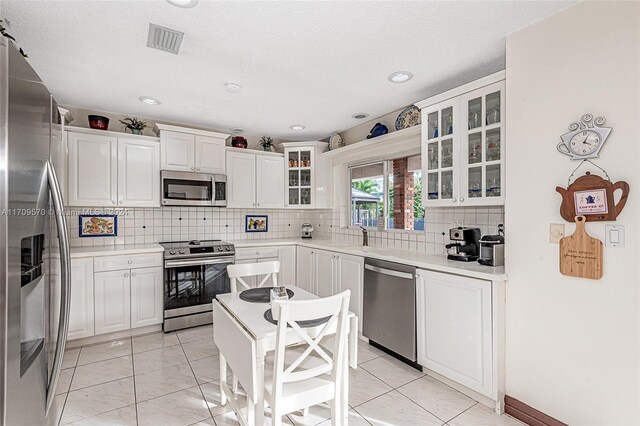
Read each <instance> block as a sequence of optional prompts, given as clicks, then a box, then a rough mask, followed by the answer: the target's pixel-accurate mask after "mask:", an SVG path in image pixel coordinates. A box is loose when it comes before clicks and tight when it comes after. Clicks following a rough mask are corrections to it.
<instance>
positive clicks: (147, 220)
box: [67, 207, 508, 254]
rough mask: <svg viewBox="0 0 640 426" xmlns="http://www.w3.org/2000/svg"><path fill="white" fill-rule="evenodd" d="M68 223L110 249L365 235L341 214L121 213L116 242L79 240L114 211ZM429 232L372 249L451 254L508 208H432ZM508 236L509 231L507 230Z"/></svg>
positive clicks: (71, 212)
mask: <svg viewBox="0 0 640 426" xmlns="http://www.w3.org/2000/svg"><path fill="white" fill-rule="evenodd" d="M67 210H68V216H67V223H68V225H69V229H70V241H71V246H73V247H79V246H106V245H116V244H144V243H157V242H160V241H183V240H193V239H202V240H204V239H221V240H262V239H269V238H270V239H274V238H296V237H299V236H300V226H301V225H302V224H303V223H306V222H309V223H311V224H313V226H314V227H315V232H314V236H315V237H316V238H334V239H339V240H344V241H350V242H354V243H359V242H360V241H361V238H362V233H361V231H360V230H359V229H355V228H340V225H339V224H340V215H339V212H338V211H337V210H288V209H277V210H265V211H257V210H243V209H231V208H226V209H225V208H222V209H221V208H204V207H162V208H128V209H122V210H121V211H119V212H118V235H117V236H116V237H88V238H80V237H79V236H78V226H79V225H78V215H79V214H111V213H112V211H111V209H109V208H104V209H101V208H90V207H84V208H83V207H67ZM262 214H266V215H268V216H269V231H268V232H256V233H247V232H245V227H244V221H245V215H262ZM425 217H426V220H425V230H424V232H402V231H375V230H372V231H369V244H370V245H372V246H383V247H393V248H400V249H405V250H415V251H419V252H422V253H428V254H444V253H446V251H445V249H444V245H445V244H447V243H448V242H449V234H448V232H449V228H453V227H455V226H473V227H478V228H480V230H481V231H482V235H485V234H496V233H497V225H498V224H499V223H504V208H503V207H456V208H450V207H447V208H430V209H427V210H426V211H425ZM507 231H508V230H507Z"/></svg>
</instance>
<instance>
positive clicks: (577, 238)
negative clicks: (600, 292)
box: [560, 216, 602, 280]
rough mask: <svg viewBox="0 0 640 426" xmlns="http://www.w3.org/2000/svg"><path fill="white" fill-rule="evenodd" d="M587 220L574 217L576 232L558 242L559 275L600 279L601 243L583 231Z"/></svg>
mask: <svg viewBox="0 0 640 426" xmlns="http://www.w3.org/2000/svg"><path fill="white" fill-rule="evenodd" d="M586 221H587V218H586V217H585V216H576V217H575V222H576V232H574V233H573V234H571V235H569V236H568V237H564V238H562V239H561V240H560V273H562V274H563V275H569V276H572V277H579V278H588V279H591V280H599V279H600V278H602V241H600V240H599V239H597V238H593V237H592V236H590V235H589V234H587V231H585V229H584V224H585V223H586Z"/></svg>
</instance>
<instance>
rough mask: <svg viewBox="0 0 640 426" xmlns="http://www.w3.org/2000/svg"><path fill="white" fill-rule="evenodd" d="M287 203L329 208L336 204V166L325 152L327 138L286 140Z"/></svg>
mask: <svg viewBox="0 0 640 426" xmlns="http://www.w3.org/2000/svg"><path fill="white" fill-rule="evenodd" d="M282 146H284V160H285V162H286V175H285V179H286V180H287V182H286V194H285V207H289V208H301V207H303V208H312V209H313V208H315V209H329V208H332V207H333V183H332V182H333V179H332V177H333V168H332V162H331V160H328V159H326V158H324V157H323V156H322V155H321V154H322V153H323V152H325V151H327V149H328V147H327V143H326V142H285V143H283V144H282Z"/></svg>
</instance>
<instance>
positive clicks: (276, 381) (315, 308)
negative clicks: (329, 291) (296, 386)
mask: <svg viewBox="0 0 640 426" xmlns="http://www.w3.org/2000/svg"><path fill="white" fill-rule="evenodd" d="M350 294H351V292H350V291H349V290H347V291H345V292H343V293H340V294H337V295H335V296H330V297H326V298H322V299H313V300H302V301H295V300H287V301H283V300H276V301H273V302H272V304H271V306H272V308H271V309H272V313H273V317H274V319H276V320H277V321H278V325H277V333H276V351H275V356H274V366H273V372H274V374H273V392H274V398H278V396H281V395H282V388H283V385H284V384H285V383H289V382H297V381H301V380H308V379H311V378H313V377H318V376H320V375H324V374H331V377H332V380H333V381H334V382H335V383H336V392H338V391H339V389H338V386H339V383H340V381H341V375H342V374H346V373H344V372H341V371H342V367H341V359H342V357H343V356H344V354H345V347H346V338H347V333H348V329H347V314H348V312H349V297H350ZM326 317H328V318H329V319H328V321H326V322H325V323H324V324H321V325H318V326H317V327H312V328H302V327H300V325H299V324H298V323H297V321H305V320H312V319H319V318H326ZM291 331H293V333H295V334H296V335H297V336H299V338H300V339H301V340H302V345H306V348H305V349H304V351H303V352H302V353H301V354H300V355H298V356H297V358H296V359H295V360H294V361H293V362H291V363H289V364H288V365H286V366H285V354H286V351H287V350H296V351H298V350H299V349H300V346H299V345H297V346H295V347H294V348H293V349H292V348H291V347H287V346H286V344H287V333H290V332H291ZM333 331H335V338H334V339H332V342H333V347H331V348H327V349H325V348H324V347H323V346H321V345H320V343H321V341H322V340H323V338H324V337H325V336H326V335H327V333H329V332H333ZM312 354H317V355H319V356H316V357H314V360H313V361H314V364H318V365H313V366H312V367H311V368H303V367H304V366H305V361H306V360H307V358H309V357H310V356H311V355H312Z"/></svg>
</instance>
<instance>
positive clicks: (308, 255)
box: [296, 247, 316, 294]
mask: <svg viewBox="0 0 640 426" xmlns="http://www.w3.org/2000/svg"><path fill="white" fill-rule="evenodd" d="M296 285H297V286H298V287H300V288H302V289H304V290H307V291H308V292H309V293H313V294H315V293H316V289H315V287H314V271H313V250H311V249H309V248H306V247H297V248H296Z"/></svg>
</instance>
